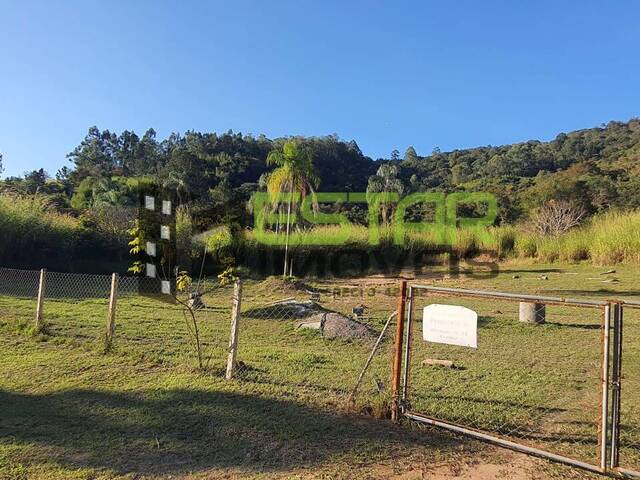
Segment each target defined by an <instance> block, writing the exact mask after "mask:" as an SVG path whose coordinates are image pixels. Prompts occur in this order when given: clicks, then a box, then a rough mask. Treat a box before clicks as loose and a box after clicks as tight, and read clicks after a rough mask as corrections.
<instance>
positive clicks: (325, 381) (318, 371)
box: [235, 279, 395, 416]
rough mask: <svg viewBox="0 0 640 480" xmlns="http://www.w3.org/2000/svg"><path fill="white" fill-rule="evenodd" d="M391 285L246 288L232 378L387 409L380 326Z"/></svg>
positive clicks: (386, 335) (385, 341) (386, 338)
mask: <svg viewBox="0 0 640 480" xmlns="http://www.w3.org/2000/svg"><path fill="white" fill-rule="evenodd" d="M393 288H395V286H393V285H390V286H375V287H373V286H370V287H365V286H363V285H331V284H324V285H322V286H314V285H310V284H305V283H302V282H281V281H280V280H275V279H272V280H271V281H267V282H262V283H261V284H258V285H255V286H253V288H251V287H249V288H247V286H245V288H244V291H243V295H242V308H241V311H242V313H241V322H240V326H239V332H238V337H239V345H238V351H237V370H236V374H235V377H236V378H237V379H240V380H242V381H244V382H252V383H259V384H267V385H269V386H270V388H272V390H273V393H274V394H278V395H284V396H287V397H291V396H296V397H298V398H304V399H308V400H311V401H313V402H314V403H327V404H338V403H341V404H344V403H345V401H346V400H352V401H353V403H354V404H356V405H357V407H358V408H360V409H365V410H369V411H370V412H371V413H374V414H376V415H381V416H382V415H386V413H387V412H388V405H389V401H390V374H389V373H390V372H389V365H390V364H391V360H392V348H391V347H392V341H391V339H392V337H393V334H392V329H389V328H387V329H385V330H384V332H383V328H384V326H385V324H386V323H387V320H388V319H389V315H390V313H391V312H393V310H394V303H395V297H394V296H393V295H394V294H395V291H394V290H393ZM387 289H388V290H387ZM381 334H382V335H381ZM376 344H377V348H376V351H375V354H373V355H372V353H371V352H372V350H373V347H374V346H376ZM370 356H371V361H370V363H369V365H368V369H367V371H366V372H365V374H364V375H363V377H362V381H361V383H360V384H359V385H358V389H357V392H355V393H354V394H353V395H352V392H353V390H354V387H355V384H356V380H357V379H358V377H359V375H360V373H361V372H362V370H363V366H364V365H365V364H366V363H367V360H368V358H369V357H370Z"/></svg>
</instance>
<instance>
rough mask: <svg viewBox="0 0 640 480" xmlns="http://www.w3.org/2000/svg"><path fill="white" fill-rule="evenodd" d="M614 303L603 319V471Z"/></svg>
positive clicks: (604, 465)
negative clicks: (610, 336) (610, 333)
mask: <svg viewBox="0 0 640 480" xmlns="http://www.w3.org/2000/svg"><path fill="white" fill-rule="evenodd" d="M612 305H613V304H611V303H609V304H608V305H605V307H604V315H603V317H604V318H603V320H602V379H601V381H602V399H601V401H600V407H601V413H600V432H599V433H600V436H599V438H598V447H599V450H600V452H599V455H598V456H599V460H600V469H601V470H602V471H603V472H606V470H607V452H608V444H607V440H608V438H609V353H610V348H611V346H610V340H609V330H610V328H611V313H612Z"/></svg>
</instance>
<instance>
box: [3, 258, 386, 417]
mask: <svg viewBox="0 0 640 480" xmlns="http://www.w3.org/2000/svg"><path fill="white" fill-rule="evenodd" d="M40 274H41V272H39V271H21V270H10V269H0V319H1V320H0V321H1V322H4V323H6V324H7V325H9V324H14V325H15V323H16V320H19V322H18V323H20V324H22V325H23V326H29V325H33V324H34V318H35V312H36V307H37V297H38V284H39V279H40ZM45 278H46V283H45V289H44V296H43V314H42V317H43V325H44V326H45V333H47V334H49V335H50V336H51V337H54V338H55V339H56V342H64V343H70V344H74V345H84V346H86V347H88V348H96V349H100V348H103V347H104V346H105V335H106V332H107V331H108V329H109V327H108V325H109V324H108V317H109V302H110V294H111V282H112V276H111V275H91V274H75V273H57V272H45ZM146 281H148V279H145V278H144V277H131V276H120V277H118V281H117V298H116V306H115V326H114V332H113V344H112V346H113V348H114V349H115V351H116V352H117V351H126V352H127V355H128V356H133V357H135V358H136V359H137V360H139V361H140V362H143V363H145V364H148V365H150V366H153V365H181V366H184V365H188V366H190V367H191V368H202V369H206V370H207V371H209V372H212V373H214V374H215V375H219V376H224V375H225V374H226V371H227V369H228V368H229V340H230V333H231V326H232V308H233V296H234V285H233V284H228V285H221V284H220V282H219V281H218V280H217V279H216V280H211V279H203V280H201V281H199V282H198V281H194V284H193V285H192V287H191V289H190V292H189V293H188V294H180V295H178V296H177V298H175V300H176V301H173V302H169V301H167V300H168V298H169V297H167V296H164V297H163V296H161V295H159V296H149V295H141V294H140V292H141V291H149V290H150V289H149V288H147V286H145V285H142V283H143V282H146ZM397 295H398V288H397V284H396V282H393V281H390V282H384V281H382V282H371V283H368V284H363V283H359V284H344V283H333V282H326V281H325V282H315V283H305V282H302V281H288V280H287V281H285V280H282V279H280V278H277V277H270V278H267V279H266V280H246V281H244V282H243V290H242V297H241V299H240V315H239V316H238V331H237V346H236V349H235V360H234V361H233V362H232V363H233V365H232V368H231V375H230V377H231V378H233V381H239V382H243V383H244V384H246V385H247V386H250V385H251V384H260V385H262V386H264V387H266V388H267V390H270V391H271V392H272V393H273V395H282V396H285V397H297V398H299V399H300V400H304V401H311V402H313V403H316V404H333V405H338V404H340V405H349V406H350V407H351V408H353V407H354V406H355V407H356V408H358V409H360V410H366V411H368V412H370V413H375V414H377V415H386V411H387V407H388V404H389V399H390V385H389V384H390V370H389V365H390V363H391V360H392V348H391V347H392V337H393V330H394V329H393V328H391V327H390V325H389V324H390V323H391V322H390V321H389V322H388V321H387V320H389V316H390V314H391V313H392V312H393V311H394V310H395V303H396V299H397ZM163 299H164V301H163ZM385 324H386V325H387V328H386V329H385V331H384V335H380V334H381V332H382V330H383V328H384V327H385ZM374 346H375V347H376V349H375V352H374V353H373V354H372V351H373V347H374ZM369 357H371V358H370V361H369V362H368V360H369ZM365 364H367V369H366V371H365V372H363V368H364V366H365ZM361 374H362V375H361ZM360 376H361V379H360V382H359V384H358V389H357V391H356V392H354V387H355V384H356V381H357V380H358V379H359V377H360Z"/></svg>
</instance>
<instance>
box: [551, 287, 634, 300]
mask: <svg viewBox="0 0 640 480" xmlns="http://www.w3.org/2000/svg"><path fill="white" fill-rule="evenodd" d="M545 292H546V293H552V294H554V295H564V296H570V295H574V296H580V297H589V296H591V297H606V298H605V299H606V300H608V299H617V298H620V297H621V296H622V297H638V296H640V290H613V289H610V288H599V289H597V290H582V289H576V290H569V289H565V290H545Z"/></svg>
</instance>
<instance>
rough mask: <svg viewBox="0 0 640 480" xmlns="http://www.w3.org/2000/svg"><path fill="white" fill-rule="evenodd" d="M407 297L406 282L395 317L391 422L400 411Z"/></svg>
mask: <svg viewBox="0 0 640 480" xmlns="http://www.w3.org/2000/svg"><path fill="white" fill-rule="evenodd" d="M406 296H407V282H406V281H404V280H403V281H402V282H401V283H400V296H399V297H398V313H397V315H396V321H397V324H396V338H395V343H394V349H393V351H394V353H393V365H392V378H391V388H392V392H393V393H392V395H393V398H392V399H391V402H392V403H391V420H392V421H394V422H397V421H398V414H399V410H400V371H401V370H402V339H403V337H404V306H405V300H406Z"/></svg>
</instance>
